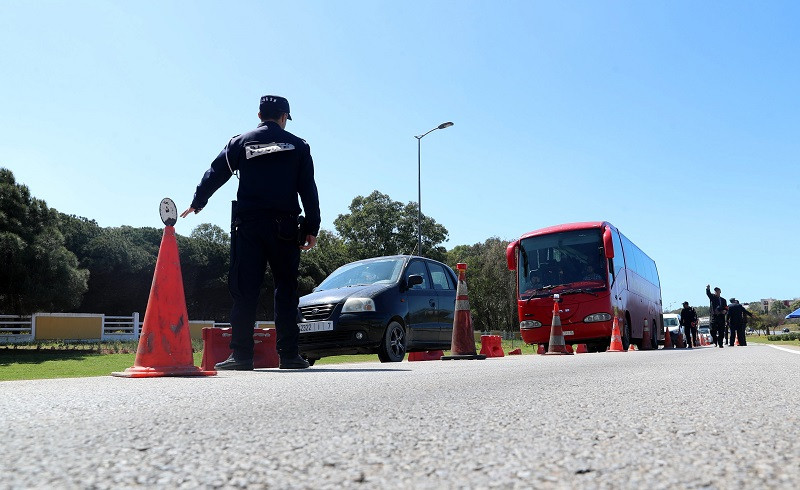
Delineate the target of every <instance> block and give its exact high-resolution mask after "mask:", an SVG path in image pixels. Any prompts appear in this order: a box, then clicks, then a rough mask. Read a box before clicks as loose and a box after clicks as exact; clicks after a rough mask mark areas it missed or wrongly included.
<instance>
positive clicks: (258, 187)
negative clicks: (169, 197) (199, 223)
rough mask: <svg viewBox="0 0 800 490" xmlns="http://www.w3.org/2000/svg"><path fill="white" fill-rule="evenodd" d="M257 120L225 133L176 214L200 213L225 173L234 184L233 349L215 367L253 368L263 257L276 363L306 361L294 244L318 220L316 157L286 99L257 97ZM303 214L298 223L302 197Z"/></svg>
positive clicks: (310, 236) (295, 365) (306, 240)
mask: <svg viewBox="0 0 800 490" xmlns="http://www.w3.org/2000/svg"><path fill="white" fill-rule="evenodd" d="M258 117H259V119H261V124H259V125H258V127H256V128H255V129H254V130H252V131H250V132H248V133H245V134H242V135H239V136H235V137H233V138H231V140H230V141H229V142H228V144H227V145H225V148H223V150H222V152H220V154H219V155H218V156H217V158H215V159H214V161H213V162H212V163H211V168H209V169H208V170H207V171H206V173H205V175H203V178H202V180H201V181H200V185H198V186H197V190H196V191H195V194H194V199H193V200H192V204H191V205H190V206H189V208H188V209H187V210H186V211H184V212H183V213H182V214H181V217H182V218H185V217H186V216H188V215H189V214H190V213H198V212H200V210H202V209H203V208H204V207H205V205H206V204H207V203H208V199H209V198H210V197H211V195H212V194H214V192H215V191H216V190H217V189H219V188H220V187H221V186H222V185H223V184H224V183H225V182H227V181H228V179H230V178H231V175H236V176H237V178H239V190H238V192H237V194H236V197H237V200H236V201H234V209H233V212H232V213H231V214H232V217H231V221H232V223H231V267H230V273H229V275H228V288H229V289H230V292H231V296H232V297H233V308H232V310H231V327H232V336H231V342H230V348H231V350H232V351H233V353H232V354H231V356H230V357H229V358H228V359H227V360H225V361H223V362H220V363H218V364H217V365H216V366H215V367H216V369H220V370H241V371H246V370H252V369H253V346H254V342H253V329H254V328H255V320H256V309H257V306H258V294H259V290H260V289H261V283H262V281H263V279H264V273H265V272H266V267H267V264H269V266H270V269H271V270H272V275H273V276H274V278H275V327H276V331H277V348H278V354H279V357H280V368H281V369H305V368H307V367H308V362H307V361H306V360H305V359H303V358H302V357H301V356H300V354H299V352H298V345H297V344H298V337H299V330H298V327H297V305H298V295H297V274H298V267H299V265H300V251H301V250H309V249H311V248H312V247H313V246H314V245H315V244H316V242H317V239H316V236H317V233H318V232H319V226H320V211H319V196H318V195H317V185H316V183H315V182H314V162H313V160H312V159H311V150H310V148H309V146H308V143H306V142H305V141H304V140H302V139H300V138H298V137H297V136H295V135H293V134H292V133H289V132H288V131H286V122H287V120H291V119H292V117H291V115H290V113H289V102H288V101H287V100H286V99H285V98H283V97H279V96H276V95H265V96H264V97H261V101H260V104H259V113H258ZM298 195H299V196H300V200H301V201H302V203H303V211H305V220H304V221H303V224H302V226H301V227H300V228H298V223H299V221H298V216H299V215H300V212H301V210H300V205H299V203H298V199H297V197H298Z"/></svg>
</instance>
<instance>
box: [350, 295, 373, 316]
mask: <svg viewBox="0 0 800 490" xmlns="http://www.w3.org/2000/svg"><path fill="white" fill-rule="evenodd" d="M362 311H375V302H374V301H372V298H347V301H345V302H344V306H343V307H342V313H358V312H362Z"/></svg>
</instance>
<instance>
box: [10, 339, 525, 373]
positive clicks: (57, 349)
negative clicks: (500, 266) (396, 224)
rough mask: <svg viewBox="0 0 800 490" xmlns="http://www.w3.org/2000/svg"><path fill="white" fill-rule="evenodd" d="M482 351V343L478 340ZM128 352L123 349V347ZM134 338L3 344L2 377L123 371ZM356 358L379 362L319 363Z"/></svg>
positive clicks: (512, 345) (199, 355)
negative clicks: (119, 340)
mask: <svg viewBox="0 0 800 490" xmlns="http://www.w3.org/2000/svg"><path fill="white" fill-rule="evenodd" d="M192 347H193V348H194V350H195V353H194V364H195V366H199V365H200V364H201V362H202V359H203V352H202V342H200V341H193V342H192ZM475 347H476V350H477V351H480V343H476V344H475ZM516 348H521V349H522V353H523V354H535V353H536V349H535V346H530V345H524V344H523V343H522V342H521V341H519V340H516V341H511V340H504V341H503V351H504V352H506V353H508V352H509V351H511V350H513V349H516ZM126 350H127V351H129V353H122V352H123V351H126ZM135 350H136V343H135V342H113V343H104V344H102V345H101V344H97V343H95V344H88V345H87V344H77V345H76V344H64V343H38V344H36V343H31V344H27V345H18V346H16V347H14V346H5V347H0V381H11V380H23V379H53V378H81V377H88V376H108V375H110V374H111V373H112V372H118V371H124V370H125V369H127V368H129V367H131V366H133V363H134V361H135V359H136V354H133V353H130V352H134V351H135ZM445 354H449V351H445ZM354 362H379V361H378V356H377V355H376V354H359V355H350V356H331V357H323V358H322V359H320V360H319V361H317V362H316V364H315V365H316V366H319V365H331V364H342V363H354Z"/></svg>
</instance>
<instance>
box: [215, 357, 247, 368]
mask: <svg viewBox="0 0 800 490" xmlns="http://www.w3.org/2000/svg"><path fill="white" fill-rule="evenodd" d="M214 369H216V370H217V371H252V370H253V360H252V359H244V360H237V359H236V358H234V357H233V354H231V355H230V356H229V357H228V358H227V359H225V360H224V361H222V362H218V363H216V364H214Z"/></svg>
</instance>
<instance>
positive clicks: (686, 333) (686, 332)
mask: <svg viewBox="0 0 800 490" xmlns="http://www.w3.org/2000/svg"><path fill="white" fill-rule="evenodd" d="M683 337H684V341H685V342H686V347H688V348H690V349H691V348H692V346H693V345H696V344H695V342H694V337H693V336H692V327H683Z"/></svg>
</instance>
